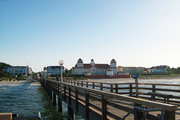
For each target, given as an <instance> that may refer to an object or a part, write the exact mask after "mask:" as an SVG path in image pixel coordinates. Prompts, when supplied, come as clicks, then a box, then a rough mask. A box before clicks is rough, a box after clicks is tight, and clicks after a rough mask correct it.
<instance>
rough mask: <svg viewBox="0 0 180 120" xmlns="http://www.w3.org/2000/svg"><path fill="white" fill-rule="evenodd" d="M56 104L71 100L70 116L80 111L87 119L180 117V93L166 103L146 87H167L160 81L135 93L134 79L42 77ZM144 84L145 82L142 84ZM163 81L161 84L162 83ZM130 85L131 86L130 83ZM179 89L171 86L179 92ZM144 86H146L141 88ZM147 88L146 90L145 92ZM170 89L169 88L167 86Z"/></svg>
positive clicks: (160, 119)
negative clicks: (153, 97)
mask: <svg viewBox="0 0 180 120" xmlns="http://www.w3.org/2000/svg"><path fill="white" fill-rule="evenodd" d="M39 81H40V82H41V84H42V85H43V87H44V89H45V90H46V91H47V93H48V94H49V96H50V98H51V99H52V101H53V104H54V105H56V96H57V97H58V102H57V103H58V110H59V111H62V101H64V102H66V103H67V104H68V114H69V117H70V118H71V119H73V118H74V114H79V115H81V116H82V117H83V118H85V119H88V120H92V119H93V120H95V119H97V120H98V119H99V120H101V119H103V120H107V119H110V120H111V119H112V120H113V119H116V120H121V119H122V120H143V119H144V120H179V119H180V114H179V111H180V109H179V106H178V105H179V103H180V101H179V99H180V97H179V96H178V95H177V96H176V95H173V97H172V98H171V99H170V100H169V104H166V103H163V98H156V101H150V99H151V97H150V95H149V96H148V92H147V90H150V91H151V92H156V91H157V89H158V90H166V89H164V88H161V89H160V88H158V87H157V86H158V85H157V84H151V85H150V84H147V85H148V86H153V87H152V88H150V87H145V86H144V87H142V86H141V84H140V85H139V93H138V94H139V95H138V97H137V96H136V94H135V86H134V83H119V84H115V83H113V84H110V83H97V82H89V81H76V80H66V81H64V82H63V83H62V84H61V83H60V82H59V81H56V80H48V79H46V80H44V79H41V80H39ZM143 85H145V84H143ZM161 85H162V84H161ZM127 86H128V87H127ZM175 87H177V88H178V89H177V90H176V89H173V90H171V89H168V90H170V91H171V92H179V88H180V86H176V85H175V86H174V88H175ZM142 89H145V90H142ZM143 91H145V93H143ZM166 91H167V90H166Z"/></svg>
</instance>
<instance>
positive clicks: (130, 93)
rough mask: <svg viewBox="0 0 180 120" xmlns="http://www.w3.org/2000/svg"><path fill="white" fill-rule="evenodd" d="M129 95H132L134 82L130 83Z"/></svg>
mask: <svg viewBox="0 0 180 120" xmlns="http://www.w3.org/2000/svg"><path fill="white" fill-rule="evenodd" d="M129 96H132V84H129Z"/></svg>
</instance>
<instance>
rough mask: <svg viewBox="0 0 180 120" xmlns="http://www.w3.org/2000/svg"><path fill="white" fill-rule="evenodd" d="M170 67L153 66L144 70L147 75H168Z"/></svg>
mask: <svg viewBox="0 0 180 120" xmlns="http://www.w3.org/2000/svg"><path fill="white" fill-rule="evenodd" d="M168 68H169V66H166V65H160V66H153V67H151V68H147V69H145V70H144V73H145V74H168Z"/></svg>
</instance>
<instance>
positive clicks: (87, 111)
mask: <svg viewBox="0 0 180 120" xmlns="http://www.w3.org/2000/svg"><path fill="white" fill-rule="evenodd" d="M85 97H86V98H85V110H86V119H87V120H89V93H88V92H86V95H85Z"/></svg>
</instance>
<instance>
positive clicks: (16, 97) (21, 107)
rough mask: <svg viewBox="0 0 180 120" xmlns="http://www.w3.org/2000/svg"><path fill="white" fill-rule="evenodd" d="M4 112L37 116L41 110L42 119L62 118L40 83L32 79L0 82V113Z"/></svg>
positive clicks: (55, 119)
mask: <svg viewBox="0 0 180 120" xmlns="http://www.w3.org/2000/svg"><path fill="white" fill-rule="evenodd" d="M6 112H11V113H14V114H19V116H37V113H38V112H41V115H42V118H43V119H48V120H62V119H63V115H62V113H59V112H57V108H56V107H54V106H52V102H51V101H50V100H49V98H48V96H47V94H46V93H45V91H44V89H43V88H42V87H41V85H40V84H39V83H38V82H36V81H33V80H30V81H15V82H14V81H11V82H0V113H6Z"/></svg>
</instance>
